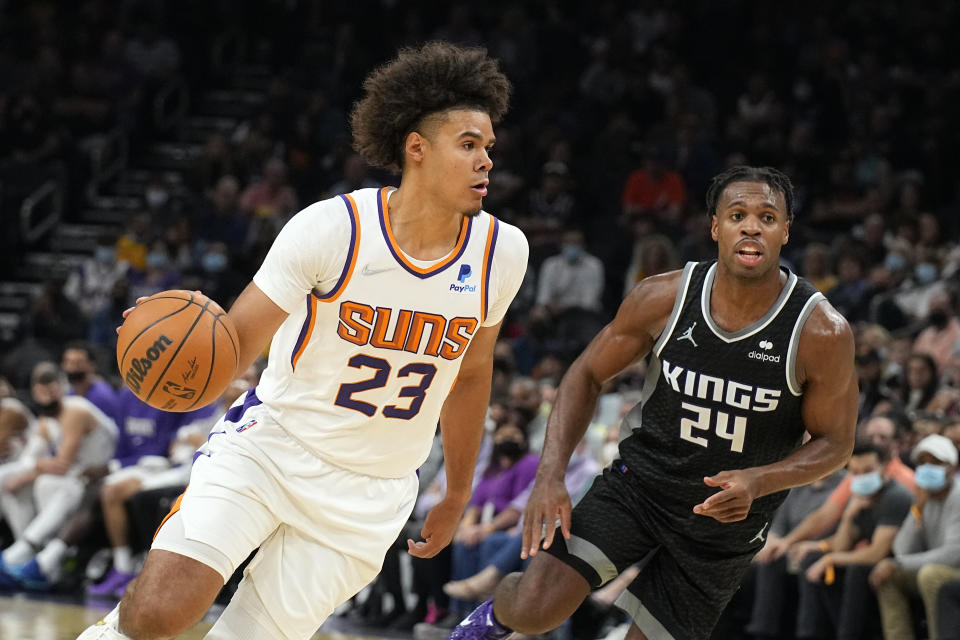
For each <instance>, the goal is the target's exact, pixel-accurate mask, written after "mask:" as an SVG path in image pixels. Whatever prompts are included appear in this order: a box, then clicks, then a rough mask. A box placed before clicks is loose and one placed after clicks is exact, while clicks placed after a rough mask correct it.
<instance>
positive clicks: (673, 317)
mask: <svg viewBox="0 0 960 640" xmlns="http://www.w3.org/2000/svg"><path fill="white" fill-rule="evenodd" d="M696 266H697V263H696V262H688V263H687V264H686V265H684V267H683V275H682V276H681V278H680V288H678V289H677V297H676V299H675V300H674V301H673V309H671V311H670V317H669V318H667V324H666V326H664V328H663V332H662V333H661V334H660V337H659V338H657V341H656V342H655V343H653V353H654V354H656V356H657V358H658V359H659V358H660V352H661V351H662V350H663V347H664V345H665V344H667V340H669V339H670V336H671V335H673V330H674V329H676V328H677V321H678V320H679V319H680V312H681V311H683V303H684V301H685V300H686V299H687V289H689V288H690V279H691V278H693V269H694V268H695V267H696Z"/></svg>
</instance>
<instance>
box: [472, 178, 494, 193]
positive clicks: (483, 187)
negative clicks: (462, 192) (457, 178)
mask: <svg viewBox="0 0 960 640" xmlns="http://www.w3.org/2000/svg"><path fill="white" fill-rule="evenodd" d="M488 184H490V181H489V180H484V181H483V182H478V183H477V184H475V185H473V186H472V187H470V188H471V189H472V190H473V191H475V192H476V193H478V194H480V195H481V196H485V195H487V185H488Z"/></svg>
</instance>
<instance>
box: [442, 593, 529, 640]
mask: <svg viewBox="0 0 960 640" xmlns="http://www.w3.org/2000/svg"><path fill="white" fill-rule="evenodd" d="M511 633H513V629H508V628H507V627H505V626H503V625H502V624H500V623H499V622H497V620H496V618H494V617H493V598H490V599H489V600H487V601H486V602H484V603H483V604H481V605H480V606H479V607H477V608H476V609H474V610H473V612H472V613H471V614H470V615H468V616H467V617H466V618H464V619H463V621H462V622H461V623H460V624H459V625H457V626H456V627H454V628H453V631H451V632H450V635H449V636H447V640H502V639H503V638H506V637H507V636H509V635H510V634H511Z"/></svg>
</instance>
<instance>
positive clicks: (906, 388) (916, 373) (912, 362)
mask: <svg viewBox="0 0 960 640" xmlns="http://www.w3.org/2000/svg"><path fill="white" fill-rule="evenodd" d="M904 383H905V384H904V385H903V387H902V388H901V390H900V401H901V402H902V403H903V408H904V410H905V411H908V412H909V411H927V410H929V405H930V402H931V401H932V400H933V397H934V396H935V395H936V393H937V389H938V388H939V386H940V383H939V381H938V380H937V364H936V362H935V361H934V359H933V357H931V356H930V355H928V354H926V353H914V354H912V355H911V356H910V359H909V360H907V370H906V375H905V376H904Z"/></svg>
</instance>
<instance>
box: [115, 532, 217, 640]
mask: <svg viewBox="0 0 960 640" xmlns="http://www.w3.org/2000/svg"><path fill="white" fill-rule="evenodd" d="M222 587H223V577H222V576H221V575H220V574H219V573H218V572H217V571H216V570H215V569H213V568H211V567H209V566H207V565H206V564H204V563H202V562H200V561H198V560H194V559H193V558H188V557H187V556H183V555H180V554H178V553H173V552H171V551H164V550H162V549H154V550H152V551H150V553H149V554H148V555H147V560H146V562H145V563H144V565H143V571H142V572H141V573H140V575H139V576H138V577H137V579H136V580H134V581H133V582H132V583H131V585H130V587H128V588H127V591H126V593H125V594H124V597H123V601H122V602H121V604H120V628H121V629H122V630H123V631H124V632H125V633H126V634H128V635H130V636H131V637H141V636H144V637H157V636H163V637H173V636H175V635H177V634H179V633H181V632H182V631H184V630H186V629H187V628H189V627H190V626H192V625H193V624H195V623H196V622H197V621H199V620H200V619H201V618H202V617H203V615H204V614H205V613H206V611H207V609H209V608H210V605H212V604H213V601H214V600H215V599H216V597H217V594H218V593H219V592H220V589H221V588H222Z"/></svg>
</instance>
